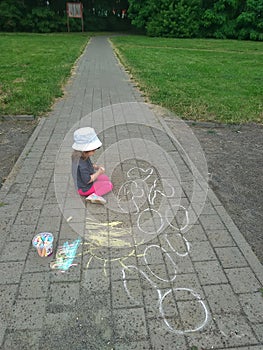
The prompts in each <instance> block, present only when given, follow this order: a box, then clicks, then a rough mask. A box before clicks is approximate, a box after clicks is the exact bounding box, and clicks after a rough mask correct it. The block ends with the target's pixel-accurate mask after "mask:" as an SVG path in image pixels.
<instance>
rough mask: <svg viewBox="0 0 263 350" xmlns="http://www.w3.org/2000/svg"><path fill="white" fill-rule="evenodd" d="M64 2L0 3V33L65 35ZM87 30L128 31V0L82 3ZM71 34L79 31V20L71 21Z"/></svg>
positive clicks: (5, 0) (25, 0) (11, 0)
mask: <svg viewBox="0 0 263 350" xmlns="http://www.w3.org/2000/svg"><path fill="white" fill-rule="evenodd" d="M67 2H68V1H67V0H1V2H0V31H4V32H38V33H50V32H66V31H67V14H66V3H67ZM81 2H82V4H83V9H84V11H83V17H84V29H85V30H86V31H99V30H102V31H127V30H130V29H131V25H130V21H129V19H128V18H127V13H125V15H123V14H122V10H127V8H128V0H96V2H95V3H94V1H93V0H82V1H81ZM70 31H72V32H74V31H81V20H80V19H75V18H70Z"/></svg>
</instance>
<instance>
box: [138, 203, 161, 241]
mask: <svg viewBox="0 0 263 350" xmlns="http://www.w3.org/2000/svg"><path fill="white" fill-rule="evenodd" d="M149 216H150V218H148V217H149ZM143 220H144V221H143ZM143 225H144V226H143ZM163 225H164V220H163V217H162V215H161V214H160V213H159V212H158V211H157V210H155V209H151V208H147V209H145V210H144V211H142V212H141V213H140V214H139V215H138V218H137V227H138V229H139V230H140V231H141V232H143V233H146V234H148V235H154V234H158V233H159V232H161V230H162V228H163Z"/></svg>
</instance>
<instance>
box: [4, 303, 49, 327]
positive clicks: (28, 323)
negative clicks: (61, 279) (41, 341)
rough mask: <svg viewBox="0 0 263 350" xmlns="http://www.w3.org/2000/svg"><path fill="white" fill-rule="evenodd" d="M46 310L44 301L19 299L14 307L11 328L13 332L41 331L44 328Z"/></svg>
mask: <svg viewBox="0 0 263 350" xmlns="http://www.w3.org/2000/svg"><path fill="white" fill-rule="evenodd" d="M45 309H46V301H45V300H44V299H30V300H26V299H18V300H17V301H16V303H15V305H14V306H13V315H12V319H11V320H10V328H11V329H13V330H22V329H31V330H35V329H37V330H40V329H41V328H42V326H43V319H44V315H45Z"/></svg>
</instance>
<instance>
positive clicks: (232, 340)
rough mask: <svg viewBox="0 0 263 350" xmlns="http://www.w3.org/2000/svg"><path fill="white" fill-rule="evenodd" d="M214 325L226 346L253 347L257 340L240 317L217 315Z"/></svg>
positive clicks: (244, 319)
mask: <svg viewBox="0 0 263 350" xmlns="http://www.w3.org/2000/svg"><path fill="white" fill-rule="evenodd" d="M216 323H217V325H218V327H219V329H220V331H221V332H223V335H225V338H226V344H227V345H228V346H230V347H231V346H241V345H243V344H244V343H245V344H246V345H255V344H257V340H256V338H255V336H254V333H253V331H252V329H251V327H250V326H249V324H248V322H247V320H246V318H245V317H244V316H242V315H230V314H228V315H218V316H216Z"/></svg>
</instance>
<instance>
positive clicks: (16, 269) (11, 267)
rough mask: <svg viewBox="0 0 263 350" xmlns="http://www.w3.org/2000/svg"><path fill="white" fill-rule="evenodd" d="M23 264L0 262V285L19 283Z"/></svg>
mask: <svg viewBox="0 0 263 350" xmlns="http://www.w3.org/2000/svg"><path fill="white" fill-rule="evenodd" d="M23 267H24V262H22V261H20V262H1V263H0V270H1V274H0V284H14V283H19V280H20V275H21V273H22V270H23Z"/></svg>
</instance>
